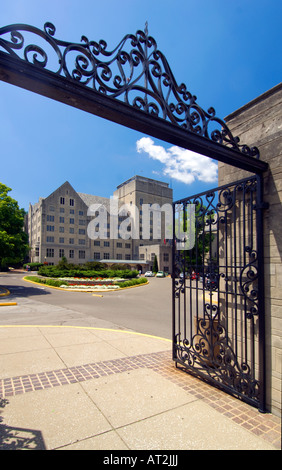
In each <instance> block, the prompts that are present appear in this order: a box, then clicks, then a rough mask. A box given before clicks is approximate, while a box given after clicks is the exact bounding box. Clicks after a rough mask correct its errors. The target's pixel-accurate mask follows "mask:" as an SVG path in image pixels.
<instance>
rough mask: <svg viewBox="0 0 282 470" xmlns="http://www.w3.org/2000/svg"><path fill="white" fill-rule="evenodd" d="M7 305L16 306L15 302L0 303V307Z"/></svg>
mask: <svg viewBox="0 0 282 470" xmlns="http://www.w3.org/2000/svg"><path fill="white" fill-rule="evenodd" d="M7 305H18V304H17V302H0V307H2V306H7Z"/></svg>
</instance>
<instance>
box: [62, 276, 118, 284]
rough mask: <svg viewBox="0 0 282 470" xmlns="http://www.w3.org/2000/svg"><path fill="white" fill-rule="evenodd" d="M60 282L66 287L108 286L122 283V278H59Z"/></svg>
mask: <svg viewBox="0 0 282 470" xmlns="http://www.w3.org/2000/svg"><path fill="white" fill-rule="evenodd" d="M59 280H60V281H66V282H67V284H68V286H109V285H111V286H112V285H114V284H115V283H116V282H123V281H125V279H122V278H112V279H107V278H106V279H105V278H83V279H82V278H77V277H60V278H59Z"/></svg>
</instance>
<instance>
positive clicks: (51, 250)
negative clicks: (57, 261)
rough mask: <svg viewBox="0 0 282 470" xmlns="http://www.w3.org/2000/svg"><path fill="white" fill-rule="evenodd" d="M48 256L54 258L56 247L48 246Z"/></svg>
mask: <svg viewBox="0 0 282 470" xmlns="http://www.w3.org/2000/svg"><path fill="white" fill-rule="evenodd" d="M46 258H54V248H46Z"/></svg>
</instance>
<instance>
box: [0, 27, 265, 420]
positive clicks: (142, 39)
mask: <svg viewBox="0 0 282 470" xmlns="http://www.w3.org/2000/svg"><path fill="white" fill-rule="evenodd" d="M55 32H56V30H55V27H54V25H52V24H51V23H46V24H45V26H44V29H43V30H40V29H38V28H36V27H33V26H29V25H23V24H17V25H10V26H4V27H2V28H0V79H1V80H2V81H5V82H8V83H11V84H13V85H16V86H20V87H22V88H25V89H27V90H30V91H33V92H35V93H38V94H41V95H43V96H46V97H49V98H51V99H54V100H57V101H60V102H62V103H65V104H68V105H70V106H73V107H76V108H78V109H81V110H84V111H86V112H88V113H91V114H95V115H97V116H100V117H103V118H105V119H108V120H111V121H113V122H116V123H119V124H121V125H123V126H126V127H129V128H132V129H135V130H137V131H140V132H142V133H145V134H148V135H151V136H153V137H156V138H158V139H162V140H164V141H166V142H169V143H172V144H175V145H178V146H180V147H182V148H186V149H189V150H192V151H194V152H197V153H200V154H203V155H205V156H208V157H210V158H213V159H215V160H218V161H221V162H224V163H227V164H229V165H233V166H235V167H237V168H241V169H244V170H247V171H249V172H251V173H252V174H254V175H255V176H254V177H253V178H251V179H249V180H248V182H236V183H234V184H233V185H229V186H228V187H224V188H223V187H222V188H217V189H216V190H212V191H210V192H208V193H206V194H205V195H197V196H195V197H194V198H187V199H185V200H181V201H177V202H176V203H175V204H174V230H173V232H174V241H173V247H174V263H173V266H174V268H173V272H172V292H173V304H172V310H173V345H174V348H173V358H174V360H175V362H176V363H180V364H181V365H182V366H183V367H185V369H187V370H189V371H190V372H193V373H196V374H197V375H200V376H201V377H204V378H205V379H206V380H209V381H210V382H211V383H214V384H217V385H220V386H221V387H223V388H224V389H225V390H227V391H228V392H231V393H234V394H236V395H239V396H240V397H241V398H242V399H244V400H246V401H249V402H250V403H251V404H254V405H256V406H259V407H260V409H261V410H262V411H263V410H264V409H265V393H264V385H265V377H264V367H265V365H264V341H265V340H264V294H263V293H264V284H263V283H264V277H263V231H262V214H263V209H264V205H263V188H262V174H263V172H264V171H266V170H267V167H268V165H267V164H266V163H265V162H263V161H261V160H260V159H259V151H258V149H257V148H254V147H253V148H250V147H248V146H246V145H242V144H240V142H239V139H238V138H237V137H234V136H233V135H232V133H231V132H230V130H229V129H228V127H227V125H226V124H225V122H224V121H223V120H221V119H220V118H218V117H217V116H216V114H215V110H214V109H213V108H210V109H208V110H207V111H206V110H204V109H202V108H201V107H200V106H199V105H198V103H197V99H196V97H195V96H193V95H192V94H191V93H190V92H189V91H188V90H187V88H186V86H185V85H184V84H183V83H182V84H180V85H178V84H177V82H176V80H175V78H174V76H173V73H172V71H171V69H170V66H169V64H168V62H167V60H166V58H165V56H164V55H163V54H162V53H161V52H160V51H159V50H158V48H157V43H156V41H155V40H154V39H153V38H152V37H151V36H149V35H148V30H147V28H145V31H137V33H136V34H135V35H133V34H128V35H126V36H125V37H124V38H123V39H122V40H121V41H120V43H119V44H118V45H117V47H116V48H115V49H114V50H112V51H109V50H108V49H107V44H106V42H105V41H99V42H96V41H90V40H89V39H88V38H86V37H85V36H83V37H82V40H81V42H80V43H69V42H66V41H63V40H59V39H56V37H55ZM25 36H26V37H31V38H32V42H30V43H28V42H27V39H26V38H25ZM47 50H48V53H47ZM48 54H49V55H48ZM234 188H236V189H234ZM251 196H252V198H251V199H250V197H251ZM222 197H223V199H221V198H222ZM201 198H202V199H201ZM192 201H194V202H192ZM203 201H204V202H203ZM191 203H192V204H195V206H196V213H195V217H196V218H195V220H196V239H195V240H196V244H195V250H194V253H193V256H192V250H191V248H190V249H189V250H190V251H189V250H188V249H187V248H186V247H184V248H183V246H182V245H181V243H183V241H184V239H185V236H186V235H185V233H186V230H184V235H183V237H182V238H181V237H178V236H177V235H176V230H175V228H176V227H175V220H177V218H176V213H177V210H178V208H179V207H181V208H182V213H183V214H184V217H185V214H186V211H187V208H188V204H191ZM239 206H240V207H241V209H240V210H241V212H239V209H238V207H239ZM237 223H239V229H238V228H236V227H237ZM220 224H222V225H223V226H224V227H225V231H224V232H222V231H221V228H222V227H220ZM250 227H252V228H251V229H250ZM212 228H214V229H215V230H214V233H212ZM235 228H236V230H237V232H235V231H234V230H235ZM238 230H242V231H243V232H242V233H244V234H245V235H246V234H248V235H246V237H247V238H248V241H247V238H246V239H244V240H245V241H244V242H243V243H241V244H240V247H239V246H237V243H236V242H235V243H234V242H232V240H233V239H235V240H237V237H238V233H240V234H241V232H240V231H239V232H238ZM222 233H223V235H222ZM206 234H208V235H209V237H207V238H206V237H205V235H206ZM215 235H216V237H217V242H216V243H217V244H218V245H217V256H215V257H212V251H211V250H212V242H213V236H215ZM203 240H204V242H203ZM230 243H231V244H230ZM232 243H233V244H232ZM178 244H180V248H179V249H178V248H177V246H178ZM206 244H207V245H209V246H208V251H206ZM239 248H240V249H239ZM200 250H202V255H201V256H199V251H200ZM219 250H221V251H222V253H223V257H222V258H219V257H218V253H219ZM187 251H189V253H187ZM206 253H209V260H208V261H207V257H206V256H205V255H206ZM213 258H214V259H213ZM222 260H223V261H222ZM242 260H243V261H242ZM179 266H180V267H179ZM224 269H225V271H224ZM192 270H193V272H192ZM179 271H180V272H183V278H182V279H181V281H180V283H179V281H178V280H177V278H176V277H177V274H178V273H179ZM195 271H196V273H195ZM192 274H193V276H194V274H196V276H198V277H197V278H196V279H191V276H192ZM188 275H189V276H190V277H189V281H190V280H191V281H193V282H194V281H195V282H196V284H194V285H195V288H193V286H192V285H191V283H190V285H189V282H186V280H187V276H188ZM200 278H202V281H200ZM222 279H224V283H222V282H221V281H222ZM198 282H202V283H203V285H202V287H201V289H202V294H201V295H202V296H203V298H204V299H206V298H207V299H208V297H209V299H208V300H204V301H203V302H201V303H200V300H199V299H200V297H199V292H200V290H199V284H198ZM230 289H233V290H232V292H231V291H230ZM191 293H193V295H192V294H191ZM216 293H217V302H218V303H217V305H216V306H215V305H214V304H215V302H214V298H215V297H213V296H214V295H215V294H216ZM231 294H232V296H233V301H234V302H235V304H234V305H233V301H232V303H231V304H232V308H229V304H230V300H228V299H230V296H231ZM187 296H190V297H189V302H188V297H187ZM250 302H251V306H249V304H250ZM188 304H190V305H188ZM200 305H201V306H200ZM188 306H189V309H188ZM199 306H200V307H199ZM200 310H201V311H200ZM194 312H196V314H194ZM239 312H240V315H242V316H241V317H240V318H241V320H240V328H241V330H240V338H239V339H238V341H237V338H238V332H239V327H238V322H237V320H238V318H239ZM213 314H214V315H213ZM223 317H224V324H223V322H222V318H223ZM195 318H196V320H195ZM248 321H249V322H248ZM193 322H194V324H193V325H194V326H193V327H192V323H193ZM226 322H228V324H229V325H232V334H231V333H230V331H231V330H230V329H228V328H227V327H226V325H227V323H226ZM188 325H190V326H189V328H188ZM242 325H243V326H242ZM233 331H235V333H233ZM247 333H248V334H247ZM223 338H224V340H223ZM234 338H236V342H235V343H234ZM234 344H235V346H236V347H235V346H234ZM247 348H248V350H249V348H250V351H251V352H250V354H249V355H248V358H249V357H251V362H250V363H249V361H246V360H245V358H246V355H244V354H243V353H242V351H246V349H247ZM256 351H258V352H256ZM231 363H232V367H231ZM238 370H240V371H239V375H238V373H237V372H238Z"/></svg>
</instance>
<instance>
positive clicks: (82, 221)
mask: <svg viewBox="0 0 282 470" xmlns="http://www.w3.org/2000/svg"><path fill="white" fill-rule="evenodd" d="M78 225H86V221H85V220H79V221H78Z"/></svg>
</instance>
